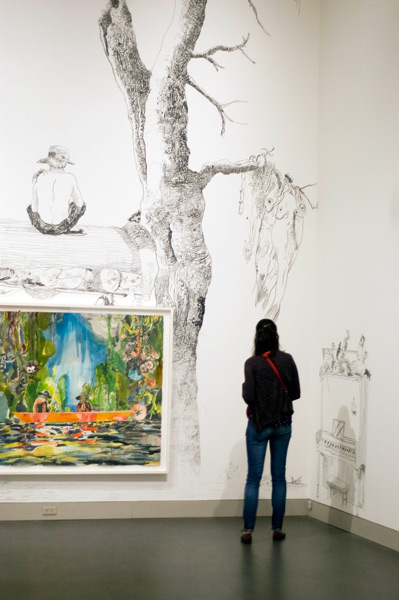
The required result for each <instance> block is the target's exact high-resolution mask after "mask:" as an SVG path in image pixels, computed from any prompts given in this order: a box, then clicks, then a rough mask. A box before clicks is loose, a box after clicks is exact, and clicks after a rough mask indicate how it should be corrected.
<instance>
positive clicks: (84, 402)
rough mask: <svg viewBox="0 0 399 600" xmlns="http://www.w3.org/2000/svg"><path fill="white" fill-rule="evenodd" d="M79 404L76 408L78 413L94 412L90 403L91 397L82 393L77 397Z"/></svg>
mask: <svg viewBox="0 0 399 600" xmlns="http://www.w3.org/2000/svg"><path fill="white" fill-rule="evenodd" d="M76 400H78V404H77V406H76V412H92V410H93V407H92V405H91V402H90V401H89V396H88V395H87V394H85V393H84V392H82V393H81V394H79V396H76Z"/></svg>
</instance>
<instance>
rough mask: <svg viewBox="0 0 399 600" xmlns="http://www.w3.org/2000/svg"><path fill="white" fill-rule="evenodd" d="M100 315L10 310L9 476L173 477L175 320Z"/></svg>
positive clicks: (1, 452) (6, 372)
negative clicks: (89, 471)
mask: <svg viewBox="0 0 399 600" xmlns="http://www.w3.org/2000/svg"><path fill="white" fill-rule="evenodd" d="M90 311H91V312H90V313H87V312H72V311H64V312H61V311H58V312H53V311H51V312H50V311H49V309H46V310H41V311H34V312H33V311H30V310H29V311H2V312H0V359H1V360H0V468H8V467H12V468H17V471H18V472H19V470H20V469H21V468H22V469H24V468H25V469H26V468H27V469H29V468H31V467H37V466H39V467H41V466H46V468H47V467H48V466H50V467H54V468H58V469H60V472H63V468H64V467H79V468H80V467H82V466H83V467H85V466H86V467H87V466H97V467H98V466H113V467H118V466H119V467H129V469H130V470H134V471H135V472H136V470H137V469H138V470H140V469H141V468H142V467H146V468H149V469H150V470H151V469H152V471H153V470H154V469H155V470H157V469H158V470H164V469H165V466H166V463H165V448H166V446H165V444H166V437H165V436H166V435H167V430H166V428H165V420H164V417H165V418H166V415H167V404H168V389H167V386H168V383H167V381H168V377H169V375H168V371H167V369H166V362H165V360H166V359H167V358H168V357H167V356H165V354H168V350H167V348H168V346H167V344H166V340H167V337H168V335H169V333H168V332H169V331H170V325H169V324H168V323H169V320H168V319H169V317H168V313H167V311H165V310H164V311H159V309H158V311H157V313H155V312H150V311H149V310H148V311H147V312H144V311H141V312H137V311H136V312H133V311H129V310H128V309H124V311H123V313H121V312H118V311H117V309H107V310H106V309H103V308H101V309H90ZM165 381H166V383H165ZM152 471H151V472H152Z"/></svg>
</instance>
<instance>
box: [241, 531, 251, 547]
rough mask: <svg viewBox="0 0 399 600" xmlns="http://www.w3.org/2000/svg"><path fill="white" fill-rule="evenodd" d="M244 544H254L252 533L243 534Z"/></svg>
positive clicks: (242, 540)
mask: <svg viewBox="0 0 399 600" xmlns="http://www.w3.org/2000/svg"><path fill="white" fill-rule="evenodd" d="M241 543H242V544H252V533H251V532H250V531H243V532H242V533H241Z"/></svg>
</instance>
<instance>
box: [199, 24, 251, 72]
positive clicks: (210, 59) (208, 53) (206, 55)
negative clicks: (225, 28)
mask: <svg viewBox="0 0 399 600" xmlns="http://www.w3.org/2000/svg"><path fill="white" fill-rule="evenodd" d="M248 40H249V33H248V35H247V37H245V38H243V39H242V43H241V44H237V45H236V46H222V45H220V46H215V47H214V48H210V49H209V50H206V51H205V52H201V53H193V54H192V58H204V59H205V60H207V61H208V62H210V63H211V65H212V66H213V67H215V69H216V71H218V70H219V69H224V67H223V66H222V65H219V64H218V63H217V62H216V61H215V59H214V58H213V55H214V54H216V52H236V51H237V50H238V51H240V52H241V53H242V54H243V55H244V56H245V58H247V59H248V60H249V61H250V62H251V63H252V64H253V65H254V64H256V63H255V61H254V60H252V59H251V58H250V57H249V56H248V54H247V53H246V52H244V48H245V46H246V45H247V43H248Z"/></svg>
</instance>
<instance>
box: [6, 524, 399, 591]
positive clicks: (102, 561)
mask: <svg viewBox="0 0 399 600" xmlns="http://www.w3.org/2000/svg"><path fill="white" fill-rule="evenodd" d="M269 527H270V520H269V519H267V518H259V519H258V522H257V526H256V532H255V534H254V541H253V543H252V545H250V546H244V545H243V544H241V543H240V539H239V538H240V528H241V519H236V518H223V519H222V518H217V519H138V520H112V521H111V520H104V521H102V520H98V521H94V520H93V521H51V522H43V521H29V522H28V521H24V522H0V539H1V550H0V598H1V600H130V599H137V600H147V599H148V600H150V599H151V600H205V599H206V600H236V599H237V600H240V599H242V600H255V599H256V600H257V599H262V600H263V599H265V598H270V599H272V600H313V599H315V600H316V599H317V600H338V599H339V598H341V599H344V600H345V599H351V600H369V599H370V600H394V599H395V600H397V599H398V598H399V553H398V552H395V551H393V550H389V549H387V548H384V547H383V546H379V545H377V544H374V543H372V542H369V541H367V540H364V539H362V538H359V537H357V536H354V535H351V534H349V533H346V532H344V531H341V530H339V529H336V528H334V527H331V526H330V525H326V524H324V523H321V522H319V521H316V520H314V519H310V518H308V517H288V518H286V519H285V531H286V532H287V538H286V540H284V541H283V542H274V543H273V542H272V539H271V531H270V529H269Z"/></svg>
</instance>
